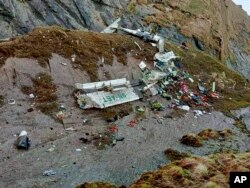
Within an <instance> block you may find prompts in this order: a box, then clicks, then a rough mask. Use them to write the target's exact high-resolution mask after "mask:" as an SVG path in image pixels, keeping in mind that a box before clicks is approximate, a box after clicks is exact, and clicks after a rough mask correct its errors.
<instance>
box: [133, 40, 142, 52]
mask: <svg viewBox="0 0 250 188" xmlns="http://www.w3.org/2000/svg"><path fill="white" fill-rule="evenodd" d="M134 43H135V45H136V46H138V48H139V49H140V51H142V49H141V47H140V45H139V44H138V43H137V42H136V41H135V42H134Z"/></svg>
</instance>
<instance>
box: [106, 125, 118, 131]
mask: <svg viewBox="0 0 250 188" xmlns="http://www.w3.org/2000/svg"><path fill="white" fill-rule="evenodd" d="M108 130H109V132H110V133H115V132H117V131H118V126H117V125H115V124H113V125H111V126H109V128H108Z"/></svg>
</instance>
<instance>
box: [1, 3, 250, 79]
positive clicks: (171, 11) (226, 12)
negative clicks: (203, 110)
mask: <svg viewBox="0 0 250 188" xmlns="http://www.w3.org/2000/svg"><path fill="white" fill-rule="evenodd" d="M0 7H1V11H0V20H1V22H0V31H1V32H0V33H1V34H0V38H8V37H13V36H16V35H18V34H24V33H27V32H29V31H31V30H32V29H33V28H35V27H37V26H47V25H58V26H62V27H65V28H68V29H81V30H84V29H90V30H93V31H101V30H102V29H104V28H105V27H106V26H107V25H109V24H111V23H112V21H114V20H115V19H116V18H118V17H123V26H126V27H129V28H133V29H138V28H144V29H148V30H151V31H154V32H158V33H160V34H162V35H163V36H164V37H166V38H168V39H169V40H170V41H173V42H175V43H177V44H180V43H182V42H186V43H189V44H188V45H190V46H195V47H197V48H198V49H200V50H204V51H206V52H207V53H209V54H210V55H212V56H214V57H216V58H218V59H219V60H222V61H223V62H224V63H226V64H227V65H228V66H229V67H230V68H232V69H234V70H236V71H238V72H240V73H241V74H242V75H244V76H245V77H246V78H248V79H249V78H250V76H249V75H250V68H249V67H250V66H249V65H250V55H249V54H250V48H249V46H250V17H249V16H248V15H247V14H246V13H245V12H244V11H243V10H242V9H241V8H240V7H239V6H236V5H235V4H234V3H233V2H232V1H231V0H223V1H221V0H215V1H212V0H210V1H206V0H182V1H178V2H177V1H175V0H168V1H167V0H163V1H157V0H137V1H135V0H119V1H115V0H86V1H80V0H73V1H69V0H56V1H53V0H36V1H35V0H20V1H15V0H10V1H7V2H6V1H4V0H1V1H0Z"/></svg>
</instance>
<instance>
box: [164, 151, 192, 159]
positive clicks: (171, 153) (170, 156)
mask: <svg viewBox="0 0 250 188" xmlns="http://www.w3.org/2000/svg"><path fill="white" fill-rule="evenodd" d="M164 154H165V155H166V157H167V158H168V159H170V160H171V161H175V160H181V159H183V158H186V157H189V156H190V155H189V154H187V153H181V152H179V151H177V150H174V149H171V148H168V149H167V150H165V151H164Z"/></svg>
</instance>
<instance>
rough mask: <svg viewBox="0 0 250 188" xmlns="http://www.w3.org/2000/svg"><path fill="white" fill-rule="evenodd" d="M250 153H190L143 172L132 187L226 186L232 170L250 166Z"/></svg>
mask: <svg viewBox="0 0 250 188" xmlns="http://www.w3.org/2000/svg"><path fill="white" fill-rule="evenodd" d="M249 157H250V153H243V154H237V155H233V154H226V153H221V154H215V155H211V156H209V157H187V158H184V159H182V160H178V161H175V162H172V163H171V164H169V165H166V166H164V167H162V168H160V169H159V170H157V171H155V172H148V173H145V174H143V175H142V176H141V178H140V179H139V180H137V181H136V182H135V183H133V184H132V185H131V186H130V188H142V187H145V185H146V187H154V188H162V187H172V188H178V187H227V186H228V181H229V174H230V173H229V172H231V171H237V172H238V171H239V172H241V171H242V172H244V171H249V170H250V160H249ZM236 164H237V165H236Z"/></svg>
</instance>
